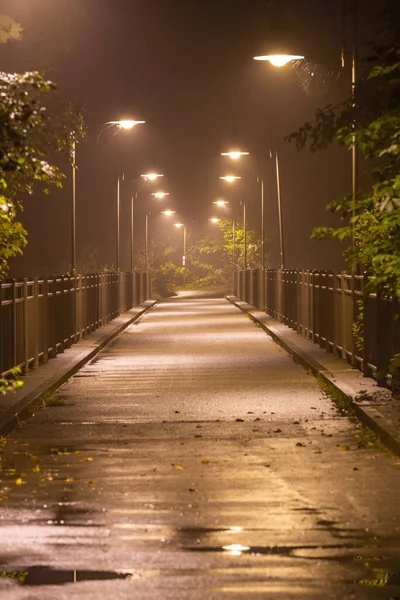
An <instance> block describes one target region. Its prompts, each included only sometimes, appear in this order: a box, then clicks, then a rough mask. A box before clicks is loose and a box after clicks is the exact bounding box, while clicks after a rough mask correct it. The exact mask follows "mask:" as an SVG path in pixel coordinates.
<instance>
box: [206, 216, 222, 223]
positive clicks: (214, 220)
mask: <svg viewBox="0 0 400 600" xmlns="http://www.w3.org/2000/svg"><path fill="white" fill-rule="evenodd" d="M208 220H209V221H211V223H219V222H220V220H221V219H218V218H217V217H212V218H211V219H208Z"/></svg>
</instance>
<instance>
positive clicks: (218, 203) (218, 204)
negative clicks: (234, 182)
mask: <svg viewBox="0 0 400 600" xmlns="http://www.w3.org/2000/svg"><path fill="white" fill-rule="evenodd" d="M213 204H216V205H217V206H219V207H221V208H222V207H223V206H226V205H227V204H229V202H228V201H227V200H216V201H215V202H213Z"/></svg>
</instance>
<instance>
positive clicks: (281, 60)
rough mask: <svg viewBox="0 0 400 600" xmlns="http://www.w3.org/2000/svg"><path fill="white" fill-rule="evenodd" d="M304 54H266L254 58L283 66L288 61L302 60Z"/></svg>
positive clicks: (276, 65)
mask: <svg viewBox="0 0 400 600" xmlns="http://www.w3.org/2000/svg"><path fill="white" fill-rule="evenodd" d="M303 58H304V56H301V55H300V54H266V55H265V56H255V57H254V60H265V61H268V62H270V63H271V65H273V66H274V67H278V68H280V67H284V66H285V65H287V64H288V63H290V62H292V61H295V60H303Z"/></svg>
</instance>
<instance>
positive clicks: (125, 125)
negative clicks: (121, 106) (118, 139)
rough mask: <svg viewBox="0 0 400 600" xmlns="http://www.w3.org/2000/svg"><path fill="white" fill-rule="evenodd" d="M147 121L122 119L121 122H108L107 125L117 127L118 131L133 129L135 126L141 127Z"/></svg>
mask: <svg viewBox="0 0 400 600" xmlns="http://www.w3.org/2000/svg"><path fill="white" fill-rule="evenodd" d="M144 123H146V121H135V120H134V119H122V120H121V121H108V122H107V123H106V125H116V126H117V127H118V129H128V130H129V129H132V128H133V127H135V125H141V124H144Z"/></svg>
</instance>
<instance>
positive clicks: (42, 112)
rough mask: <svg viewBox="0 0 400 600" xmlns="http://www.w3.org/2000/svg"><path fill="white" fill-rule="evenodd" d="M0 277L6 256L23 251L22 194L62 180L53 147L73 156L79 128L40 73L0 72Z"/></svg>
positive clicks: (77, 120) (46, 188)
mask: <svg viewBox="0 0 400 600" xmlns="http://www.w3.org/2000/svg"><path fill="white" fill-rule="evenodd" d="M0 94H1V100H0V124H1V127H0V278H2V277H4V275H5V274H6V272H7V264H8V260H9V259H10V258H11V257H13V256H15V255H17V254H19V253H22V248H23V247H24V246H25V244H26V231H25V230H24V228H23V226H22V225H21V223H20V222H19V221H18V220H17V216H18V212H20V211H22V208H23V197H24V195H25V194H32V193H33V192H34V189H35V188H36V186H37V185H38V184H40V185H41V189H42V191H43V192H44V193H49V190H50V186H51V185H56V186H59V187H60V186H61V183H62V179H63V175H62V173H61V171H60V169H59V168H58V167H57V166H56V165H54V164H50V162H48V159H47V157H48V156H49V155H50V154H51V153H55V152H56V153H61V152H64V154H65V155H66V156H68V157H70V156H71V154H70V148H71V141H72V135H74V136H77V137H78V136H80V135H81V134H82V131H83V126H82V119H81V115H80V114H79V113H77V112H76V111H74V110H73V109H72V108H71V107H70V106H67V105H65V104H64V103H63V102H62V101H61V100H60V99H59V98H58V97H57V95H56V93H55V86H54V85H53V84H52V83H51V82H49V81H46V80H45V79H44V78H43V77H42V76H41V75H40V74H39V73H36V72H33V73H24V74H22V75H21V74H17V73H4V72H0Z"/></svg>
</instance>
